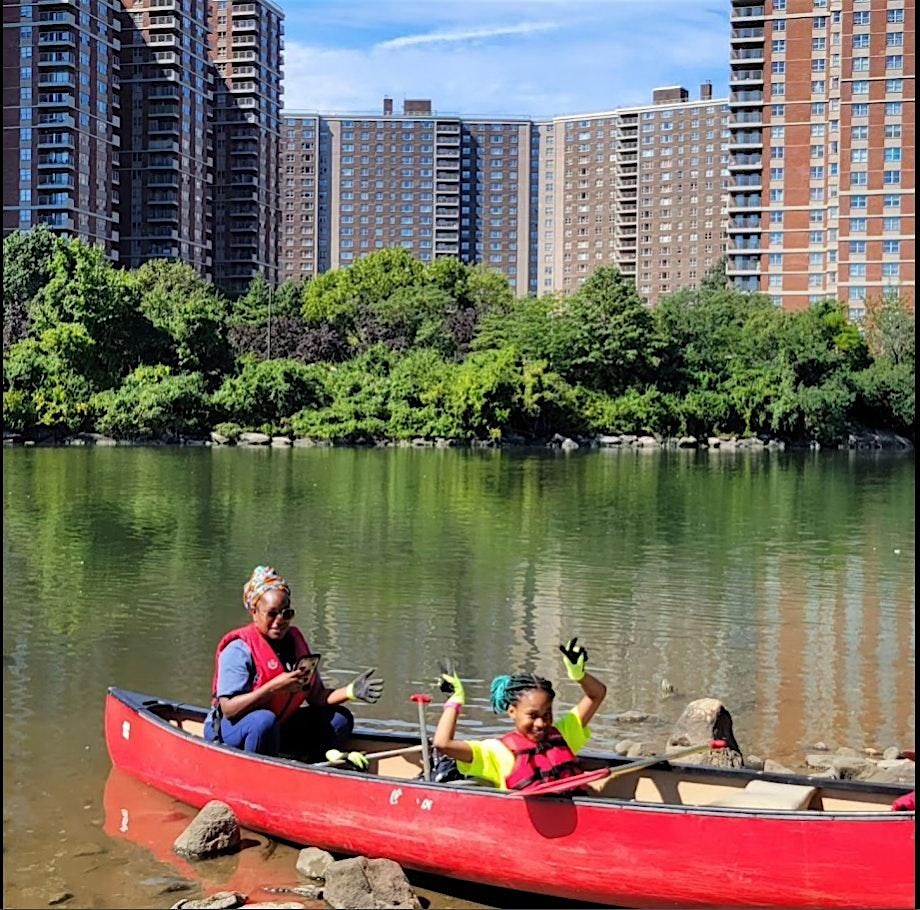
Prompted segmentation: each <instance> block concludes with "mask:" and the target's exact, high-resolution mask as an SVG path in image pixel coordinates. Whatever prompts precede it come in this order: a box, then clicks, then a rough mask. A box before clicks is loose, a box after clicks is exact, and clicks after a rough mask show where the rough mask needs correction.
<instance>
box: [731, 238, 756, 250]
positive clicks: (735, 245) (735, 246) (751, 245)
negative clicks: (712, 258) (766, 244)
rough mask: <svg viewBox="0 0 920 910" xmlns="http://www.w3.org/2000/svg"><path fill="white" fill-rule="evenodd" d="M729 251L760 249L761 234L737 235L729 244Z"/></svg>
mask: <svg viewBox="0 0 920 910" xmlns="http://www.w3.org/2000/svg"><path fill="white" fill-rule="evenodd" d="M728 249H729V252H731V251H732V250H758V251H759V250H760V235H759V234H757V235H756V236H753V237H749V236H737V237H735V238H734V239H733V240H732V242H731V243H730V244H729V247H728Z"/></svg>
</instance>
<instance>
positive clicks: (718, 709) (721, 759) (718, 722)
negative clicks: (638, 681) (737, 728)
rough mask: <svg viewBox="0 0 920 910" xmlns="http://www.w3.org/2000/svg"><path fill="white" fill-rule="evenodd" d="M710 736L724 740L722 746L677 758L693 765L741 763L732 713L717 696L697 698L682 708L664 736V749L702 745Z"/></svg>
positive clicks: (711, 738) (735, 765) (737, 765)
mask: <svg viewBox="0 0 920 910" xmlns="http://www.w3.org/2000/svg"><path fill="white" fill-rule="evenodd" d="M713 739H722V740H725V742H726V747H725V748H724V749H710V750H709V751H701V752H698V753H697V754H696V755H688V756H687V757H686V758H681V759H680V761H683V762H687V763H688V764H694V765H717V766H720V767H727V768H740V767H742V766H743V764H744V757H743V756H742V754H741V747H740V746H739V745H738V742H737V740H736V739H735V734H734V731H733V729H732V716H731V714H729V713H728V710H727V709H726V707H725V706H724V705H723V704H722V702H720V701H719V700H718V699H717V698H698V699H696V701H692V702H690V704H689V705H687V707H686V708H684V711H683V714H681V716H680V717H679V718H678V719H677V724H676V725H675V727H674V730H673V732H672V733H671V735H670V736H669V737H668V743H667V748H668V750H678V749H682V748H687V747H689V746H703V745H705V744H706V743H708V742H709V741H710V740H713Z"/></svg>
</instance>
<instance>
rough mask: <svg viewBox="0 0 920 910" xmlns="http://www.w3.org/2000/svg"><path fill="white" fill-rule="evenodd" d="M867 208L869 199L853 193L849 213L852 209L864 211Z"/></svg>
mask: <svg viewBox="0 0 920 910" xmlns="http://www.w3.org/2000/svg"><path fill="white" fill-rule="evenodd" d="M868 207H869V197H868V196H864V195H863V194H862V193H855V194H854V195H852V196H850V211H853V210H854V209H866V208H868Z"/></svg>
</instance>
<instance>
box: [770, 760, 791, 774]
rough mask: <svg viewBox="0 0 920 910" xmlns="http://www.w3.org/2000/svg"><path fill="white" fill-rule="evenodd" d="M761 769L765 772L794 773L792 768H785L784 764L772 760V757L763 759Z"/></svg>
mask: <svg viewBox="0 0 920 910" xmlns="http://www.w3.org/2000/svg"><path fill="white" fill-rule="evenodd" d="M763 770H764V771H765V772H766V773H767V774H795V772H794V771H793V770H792V768H787V767H786V766H785V765H783V764H780V763H779V762H778V761H773V759H772V758H767V759H765V760H764V763H763Z"/></svg>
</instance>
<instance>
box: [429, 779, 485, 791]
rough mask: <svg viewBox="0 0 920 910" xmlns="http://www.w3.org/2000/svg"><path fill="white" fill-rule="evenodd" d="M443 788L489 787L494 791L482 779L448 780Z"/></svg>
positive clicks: (443, 784)
mask: <svg viewBox="0 0 920 910" xmlns="http://www.w3.org/2000/svg"><path fill="white" fill-rule="evenodd" d="M441 786H442V787H488V788H489V789H493V787H492V784H490V783H489V782H488V781H487V780H483V779H482V778H481V777H461V778H460V780H446V781H444V782H443V783H442V784H441Z"/></svg>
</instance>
